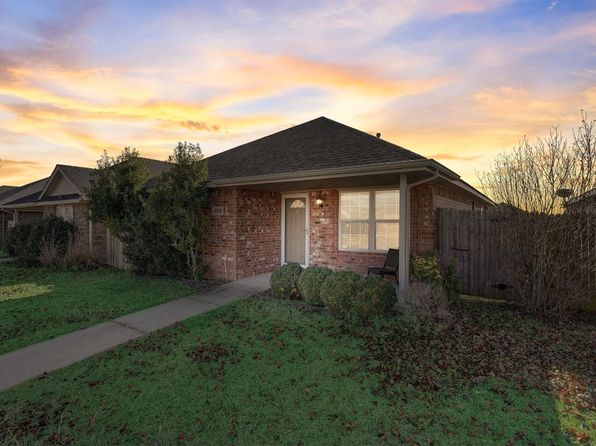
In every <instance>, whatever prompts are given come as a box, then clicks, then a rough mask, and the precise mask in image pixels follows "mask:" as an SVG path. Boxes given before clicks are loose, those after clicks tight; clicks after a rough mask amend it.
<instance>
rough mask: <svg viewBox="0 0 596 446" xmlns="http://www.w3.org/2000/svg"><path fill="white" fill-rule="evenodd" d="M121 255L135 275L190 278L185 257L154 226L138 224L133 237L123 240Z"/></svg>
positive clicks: (126, 237) (147, 223) (144, 223)
mask: <svg viewBox="0 0 596 446" xmlns="http://www.w3.org/2000/svg"><path fill="white" fill-rule="evenodd" d="M123 242H124V245H123V248H122V249H123V253H124V256H125V257H126V259H127V260H128V261H129V262H130V263H131V265H132V269H133V271H134V273H135V274H140V275H151V276H171V277H183V278H189V277H191V274H190V269H189V268H188V265H187V263H186V256H185V255H184V254H183V253H181V252H180V251H178V250H177V249H175V248H174V247H173V246H172V243H171V241H170V238H169V237H168V236H167V235H166V234H164V233H163V231H161V230H160V229H159V228H158V227H157V226H156V225H155V224H152V223H149V222H143V223H140V224H139V225H138V226H137V228H136V231H135V235H134V236H125V237H124V238H123Z"/></svg>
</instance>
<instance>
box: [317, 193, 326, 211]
mask: <svg viewBox="0 0 596 446" xmlns="http://www.w3.org/2000/svg"><path fill="white" fill-rule="evenodd" d="M315 203H317V206H319V207H320V208H322V207H323V205H324V204H325V202H324V201H323V195H322V194H321V192H319V193H318V194H317V198H316V200H315Z"/></svg>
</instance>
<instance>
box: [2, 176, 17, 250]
mask: <svg viewBox="0 0 596 446" xmlns="http://www.w3.org/2000/svg"><path fill="white" fill-rule="evenodd" d="M16 189H18V187H17V186H0V201H2V199H3V198H5V197H8V196H9V195H11V194H12V193H13V192H14V191H15V190H16ZM12 225H13V221H12V213H11V212H4V211H2V210H1V209H0V249H2V248H4V245H5V243H6V240H5V238H6V231H7V230H8V228H9V226H12Z"/></svg>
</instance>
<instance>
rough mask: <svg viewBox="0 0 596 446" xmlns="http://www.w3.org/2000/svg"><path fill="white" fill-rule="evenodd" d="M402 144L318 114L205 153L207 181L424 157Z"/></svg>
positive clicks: (421, 158) (411, 159) (420, 158)
mask: <svg viewBox="0 0 596 446" xmlns="http://www.w3.org/2000/svg"><path fill="white" fill-rule="evenodd" d="M423 159H426V158H425V157H423V156H421V155H418V154H417V153H414V152H412V151H410V150H407V149H404V148H403V147H400V146H397V145H395V144H392V143H390V142H388V141H384V140H382V139H380V138H376V137H374V136H372V135H369V134H368V133H365V132H362V131H360V130H357V129H354V128H352V127H348V126H347V125H344V124H341V123H339V122H336V121H333V120H331V119H328V118H325V117H320V118H317V119H314V120H312V121H308V122H306V123H304V124H300V125H297V126H294V127H290V128H288V129H286V130H282V131H280V132H277V133H274V134H272V135H269V136H265V137H264V138H260V139H257V140H255V141H252V142H249V143H246V144H242V145H240V146H237V147H235V148H233V149H230V150H227V151H225V152H222V153H219V154H217V155H213V156H211V157H209V158H207V162H208V164H209V180H219V179H223V178H238V177H245V176H258V175H270V174H283V173H290V172H300V171H312V170H318V169H328V168H337V167H350V166H363V165H369V164H371V165H372V164H381V163H395V162H401V161H413V160H423Z"/></svg>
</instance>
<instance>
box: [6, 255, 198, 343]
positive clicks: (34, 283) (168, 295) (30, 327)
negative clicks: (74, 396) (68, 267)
mask: <svg viewBox="0 0 596 446" xmlns="http://www.w3.org/2000/svg"><path fill="white" fill-rule="evenodd" d="M191 292H192V289H191V288H189V287H187V286H186V285H184V284H182V283H180V282H178V281H176V280H173V279H166V278H138V277H133V276H131V275H130V274H127V273H125V272H123V271H118V270H115V269H108V268H105V269H97V270H92V271H82V272H69V271H55V270H50V269H46V268H22V267H18V266H16V265H14V264H12V263H0V353H6V352H8V351H11V350H14V349H17V348H20V347H24V346H27V345H30V344H34V343H36V342H39V341H44V340H47V339H50V338H52V337H55V336H58V335H61V334H64V333H67V332H70V331H74V330H78V329H81V328H84V327H89V326H91V325H95V324H98V323H100V322H103V321H106V320H110V319H114V318H116V317H119V316H122V315H124V314H127V313H130V312H133V311H136V310H140V309H143V308H146V307H150V306H152V305H157V304H160V303H163V302H165V301H168V300H171V299H175V298H178V297H182V296H184V295H187V294H190V293H191Z"/></svg>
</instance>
